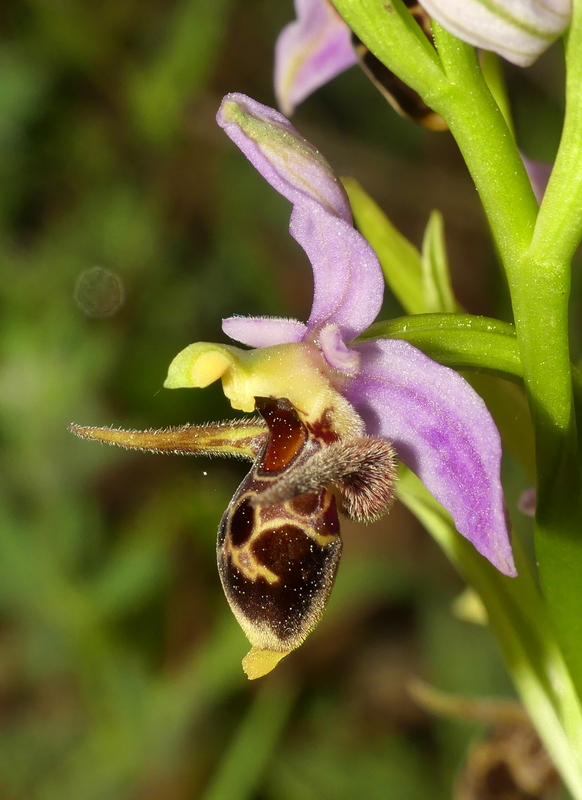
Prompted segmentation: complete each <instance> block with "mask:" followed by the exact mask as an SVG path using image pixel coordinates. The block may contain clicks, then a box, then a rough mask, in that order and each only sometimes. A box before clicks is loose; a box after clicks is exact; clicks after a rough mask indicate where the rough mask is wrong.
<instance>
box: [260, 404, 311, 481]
mask: <svg viewBox="0 0 582 800" xmlns="http://www.w3.org/2000/svg"><path fill="white" fill-rule="evenodd" d="M257 408H258V409H259V411H260V412H261V414H262V415H263V417H264V419H265V422H266V423H267V426H268V428H269V434H270V436H269V439H268V442H267V447H266V448H265V452H264V454H263V457H262V459H261V464H260V468H261V470H262V471H263V472H280V471H281V470H282V469H284V468H285V467H286V466H288V465H289V464H290V463H291V461H293V459H294V458H295V456H296V455H297V453H299V451H300V450H301V448H302V447H303V445H304V444H305V439H306V437H307V432H306V430H305V426H304V425H303V423H302V422H301V420H300V419H299V417H298V416H297V412H296V411H295V409H294V408H293V407H292V406H291V404H290V403H289V401H288V400H267V399H263V398H257Z"/></svg>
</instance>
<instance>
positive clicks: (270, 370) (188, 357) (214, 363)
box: [164, 342, 354, 435]
mask: <svg viewBox="0 0 582 800" xmlns="http://www.w3.org/2000/svg"><path fill="white" fill-rule="evenodd" d="M332 374H333V370H331V368H330V367H329V366H328V365H327V362H326V361H325V359H324V358H323V356H322V354H321V351H320V350H319V348H318V347H317V345H316V344H314V343H313V342H293V343H290V344H280V345H273V346H271V347H262V348H259V349H256V350H241V349H240V348H239V347H233V346H231V345H220V344H211V343H208V342H197V343H196V344H191V345H189V346H188V347H186V348H185V349H184V350H182V352H181V353H179V354H178V355H177V356H176V358H175V359H174V360H173V361H172V363H171V364H170V368H169V370H168V377H167V379H166V381H165V383H164V386H165V387H166V388H167V389H178V388H204V387H206V386H209V385H210V384H211V383H213V382H214V381H216V380H218V379H219V378H221V379H222V386H223V389H224V393H225V395H226V396H227V397H228V399H229V400H230V402H231V405H232V407H233V408H235V409H237V410H239V411H245V412H247V413H248V412H251V411H254V409H255V397H275V398H282V397H284V398H287V400H289V402H290V403H291V404H292V405H293V406H294V408H296V409H297V412H298V414H299V416H300V417H301V419H302V420H303V421H304V422H308V423H309V422H315V421H317V420H320V419H321V418H322V417H323V416H324V414H325V413H326V411H327V412H329V411H330V410H331V411H332V413H333V414H334V416H337V420H336V422H337V424H336V425H334V428H335V429H336V430H337V432H338V433H339V434H340V435H341V433H342V430H341V429H342V427H343V425H344V424H345V425H346V426H348V425H349V426H350V432H353V424H354V419H353V411H352V410H348V409H347V408H346V406H347V403H346V401H345V400H344V398H343V397H342V396H341V395H340V394H339V393H338V391H337V389H336V388H335V387H334V385H333V383H332Z"/></svg>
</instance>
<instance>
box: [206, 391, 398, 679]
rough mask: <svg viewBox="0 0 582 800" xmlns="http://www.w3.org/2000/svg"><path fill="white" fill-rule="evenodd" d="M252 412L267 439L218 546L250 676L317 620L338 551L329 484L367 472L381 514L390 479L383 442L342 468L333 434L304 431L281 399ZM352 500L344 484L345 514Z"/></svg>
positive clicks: (263, 401)
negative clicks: (365, 459)
mask: <svg viewBox="0 0 582 800" xmlns="http://www.w3.org/2000/svg"><path fill="white" fill-rule="evenodd" d="M257 407H258V408H259V409H260V411H261V413H262V415H263V416H264V418H265V420H266V422H267V425H268V428H269V437H268V439H267V441H266V442H265V445H264V446H263V449H262V451H261V452H260V453H259V456H258V458H257V459H256V461H255V463H254V465H253V468H252V469H251V471H250V472H249V474H248V476H247V477H246V478H245V480H244V481H243V482H242V483H241V485H240V486H239V488H238V490H237V492H236V493H235V495H234V497H233V499H232V501H231V503H230V505H229V507H228V509H227V510H226V512H225V514H224V516H223V518H222V521H221V523H220V527H219V532H218V545H217V549H218V570H219V573H220V578H221V581H222V586H223V589H224V593H225V595H226V597H227V599H228V602H229V603H230V607H231V608H232V610H233V612H234V614H235V616H236V618H237V619H238V621H239V623H240V625H241V627H242V629H243V630H244V632H245V633H246V635H247V637H248V639H249V641H250V642H251V644H252V645H253V648H252V650H251V651H250V653H249V654H248V655H247V656H246V657H245V659H244V660H243V667H244V670H245V672H246V673H247V675H248V676H249V677H250V678H257V677H260V676H261V675H264V674H265V673H266V672H269V671H270V670H271V669H272V668H273V667H274V666H275V664H277V663H278V662H279V661H280V660H281V659H282V658H283V657H284V656H285V655H287V653H289V652H291V651H292V650H294V649H295V648H296V647H298V646H299V645H300V644H301V643H302V642H303V641H304V639H305V638H306V637H307V635H308V634H309V633H311V631H312V630H313V628H314V627H315V626H316V624H317V623H318V622H319V619H320V617H321V615H322V614H323V610H324V608H325V603H326V601H327V598H328V596H329V593H330V591H331V589H332V586H333V583H334V580H335V576H336V573H337V568H338V565H339V558H340V555H341V548H342V544H341V536H340V525H339V518H338V510H337V503H336V497H335V495H334V494H333V492H332V490H331V487H330V485H329V481H330V480H332V479H333V480H334V481H336V483H339V482H343V484H344V485H346V486H349V485H350V481H351V482H352V484H353V483H354V481H358V480H360V481H361V482H364V483H366V482H367V478H368V476H369V474H370V471H376V472H377V473H378V475H379V476H380V478H379V480H378V481H377V483H379V484H380V486H378V487H377V488H378V489H379V491H378V493H377V495H376V502H377V498H379V497H382V501H383V504H384V508H383V509H382V510H387V508H388V506H389V504H390V501H391V499H392V491H391V489H392V482H393V477H394V458H393V453H392V448H391V447H390V446H389V445H386V443H380V447H379V448H378V452H377V454H375V458H374V457H372V458H371V459H370V462H369V463H367V464H362V463H361V459H358V457H357V452H356V451H357V450H358V448H360V449H363V450H366V445H367V444H368V441H367V440H366V438H363V439H357V440H355V442H353V443H352V445H354V444H355V447H352V449H353V451H354V456H355V457H354V458H353V459H351V463H350V464H349V465H347V464H346V462H345V459H342V458H341V457H340V458H339V459H338V457H337V456H338V455H339V450H338V448H337V447H335V448H334V446H333V444H334V443H336V442H337V441H338V437H337V435H336V434H335V433H334V432H333V431H332V430H330V429H326V428H325V426H323V425H321V426H319V429H318V430H317V429H315V428H314V426H307V425H304V424H303V423H302V422H301V420H300V419H299V416H298V415H297V412H296V411H295V409H294V408H293V406H292V405H291V404H290V403H289V402H288V401H287V400H285V399H283V400H281V399H279V400H273V399H269V398H257ZM371 441H373V440H370V442H371ZM382 445H384V447H382ZM368 451H369V448H368ZM380 454H381V455H380ZM367 455H369V452H368V453H367ZM374 461H375V462H376V463H374V464H373V465H372V462H374ZM379 461H382V462H383V463H382V464H380V463H379ZM376 464H378V466H379V467H380V469H376ZM323 465H325V466H323ZM354 470H355V472H354ZM355 493H356V494H357V489H356V490H355ZM353 494H354V488H353V485H352V488H351V491H350V490H348V492H347V502H346V506H347V508H346V509H345V510H346V511H348V513H349V510H350V509H351V502H350V501H351V496H353ZM370 513H371V514H373V515H374V516H376V514H377V513H378V511H377V510H374V509H370Z"/></svg>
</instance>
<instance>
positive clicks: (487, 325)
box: [359, 314, 522, 380]
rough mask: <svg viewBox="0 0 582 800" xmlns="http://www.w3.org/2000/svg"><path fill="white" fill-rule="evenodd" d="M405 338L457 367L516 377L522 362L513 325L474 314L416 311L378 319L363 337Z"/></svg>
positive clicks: (438, 359)
mask: <svg viewBox="0 0 582 800" xmlns="http://www.w3.org/2000/svg"><path fill="white" fill-rule="evenodd" d="M379 338H387V339H405V340H406V341H407V342H410V344H413V345H414V346H415V347H418V348H419V350H422V351H423V353H426V355H427V356H430V358H433V359H434V360H435V361H438V362H439V363H440V364H445V365H446V366H448V367H453V368H454V369H475V370H486V371H487V372H491V373H493V374H495V375H501V376H503V377H505V378H511V379H512V380H516V379H519V378H521V374H522V373H521V364H520V360H519V353H518V349H517V342H516V338H515V329H514V327H513V325H510V324H509V323H507V322H501V321H500V320H496V319H491V318H490V317H476V316H472V315H471V314H416V315H414V316H410V317H398V318H396V319H391V320H385V321H382V322H375V323H374V324H373V325H371V326H370V327H369V328H368V329H367V330H366V331H365V332H364V333H363V334H362V335H361V336H360V337H359V341H367V340H370V339H379Z"/></svg>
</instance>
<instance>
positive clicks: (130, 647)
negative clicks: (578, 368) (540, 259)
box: [0, 0, 579, 800]
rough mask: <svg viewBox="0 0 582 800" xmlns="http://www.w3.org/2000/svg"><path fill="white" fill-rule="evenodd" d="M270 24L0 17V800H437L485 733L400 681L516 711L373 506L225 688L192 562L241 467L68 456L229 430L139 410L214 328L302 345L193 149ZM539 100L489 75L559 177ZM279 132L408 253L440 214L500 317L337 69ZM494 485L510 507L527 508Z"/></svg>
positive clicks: (241, 177) (230, 671) (268, 19)
mask: <svg viewBox="0 0 582 800" xmlns="http://www.w3.org/2000/svg"><path fill="white" fill-rule="evenodd" d="M292 14H293V11H292V4H291V0H281V2H273V0H146V1H145V2H137V0H100V2H97V3H96V2H91V0H4V2H3V4H2V7H1V8H0V26H1V28H2V43H1V48H0V276H1V281H0V444H1V450H0V459H1V462H0V463H1V476H2V481H1V485H0V614H1V616H0V798H1V800H6V799H8V800H12V799H13V798H14V799H16V798H27V799H28V798H34V799H35V800H37V799H38V800H53V798H54V800H57V798H58V800H117V799H118V798H119V799H120V800H121V799H122V798H123V800H126V799H127V800H130V799H131V800H188V799H192V798H204V799H205V800H231V799H232V800H245V798H249V800H251V799H252V798H257V800H311V799H312V798H313V800H316V799H319V798H322V799H323V800H336V799H337V800H352V799H353V800H361V798H369V799H370V800H375V798H387V797H389V798H392V797H394V798H396V800H416V799H417V798H428V797H430V798H437V799H438V798H441V797H442V798H447V797H450V786H451V783H452V781H453V778H454V775H455V773H456V771H457V770H458V768H459V764H460V763H461V762H462V760H463V758H464V755H465V753H466V751H467V749H468V748H469V747H470V745H471V743H472V742H473V741H474V740H475V737H479V736H480V735H481V733H482V732H481V731H480V729H479V728H478V727H476V726H474V725H468V724H466V723H462V722H455V721H450V720H442V719H436V718H434V717H431V716H430V715H428V714H427V713H426V712H425V711H423V710H421V709H420V708H419V707H418V706H417V705H416V704H415V703H414V702H413V700H412V699H411V697H410V695H409V693H408V691H407V684H408V682H409V681H410V680H411V678H413V677H420V678H423V679H424V680H427V681H429V682H430V683H432V684H434V685H436V686H438V687H440V688H442V689H444V690H449V691H455V692H460V693H469V694H470V693H474V694H501V695H504V694H511V692H512V689H511V686H510V682H509V679H508V678H507V677H506V675H505V672H504V669H503V666H502V664H501V661H500V658H499V656H498V653H497V650H496V647H495V644H494V643H493V641H492V640H491V637H490V635H489V633H488V631H487V630H486V629H485V628H482V627H479V626H476V625H472V624H470V623H468V622H463V621H461V620H460V619H457V618H456V617H455V616H454V615H453V613H452V612H451V603H452V601H453V600H454V599H455V597H457V595H458V594H459V593H460V592H461V591H462V588H463V586H462V583H461V581H460V580H459V579H458V577H457V576H456V575H455V574H454V572H453V571H452V569H451V568H450V566H449V565H448V563H447V562H446V560H445V559H444V557H443V556H442V555H441V553H440V551H438V549H437V548H436V546H435V545H434V544H433V543H432V541H431V540H430V539H429V537H428V536H427V534H425V533H424V532H423V531H422V530H421V529H420V528H419V526H418V525H417V523H416V522H415V521H414V520H413V518H412V517H411V516H410V515H409V514H408V512H407V511H406V510H405V509H403V508H402V507H398V506H397V507H396V508H395V509H394V510H393V512H392V513H391V515H390V517H389V518H387V519H386V520H383V521H382V522H381V523H378V524H376V525H373V526H369V527H364V526H356V525H352V524H345V525H344V531H345V556H344V558H343V561H342V565H341V569H340V574H339V577H338V581H337V584H336V588H335V590H334V594H333V597H332V601H331V602H330V605H329V609H328V611H327V612H326V615H325V618H324V620H323V622H322V624H321V625H320V627H319V628H318V630H317V631H316V632H315V633H314V634H313V635H312V636H311V637H310V639H309V640H308V642H307V643H306V644H305V645H304V646H303V647H302V648H301V649H300V650H299V651H297V652H296V653H294V654H293V655H292V656H291V657H289V658H288V659H287V660H286V661H285V662H283V664H282V665H281V666H280V667H279V668H278V669H277V670H276V671H275V673H273V674H272V675H271V676H269V677H267V678H265V679H263V680H261V681H258V682H256V683H249V682H248V681H247V680H246V678H245V677H244V675H243V673H242V670H241V666H240V661H241V658H242V656H243V655H244V654H245V652H246V649H247V643H246V640H245V638H244V636H243V634H242V633H241V632H240V631H239V630H238V628H237V625H236V624H235V622H234V621H233V619H232V618H231V615H230V612H229V610H228V608H227V605H226V601H225V600H224V598H223V596H222V593H221V590H220V585H219V580H218V576H217V573H216V568H215V554H214V547H215V545H214V541H215V533H216V528H217V524H218V521H219V519H220V516H221V514H222V511H223V510H224V508H225V507H226V504H227V503H228V500H229V497H230V496H231V495H232V493H233V491H234V489H235V488H236V486H237V485H238V482H239V481H240V480H241V478H242V476H243V474H244V465H241V464H237V463H233V464H231V463H227V462H224V463H222V462H218V461H207V460H204V459H200V460H195V459H188V458H181V457H177V456H176V457H175V456H153V455H142V454H134V453H129V452H124V451H116V450H113V449H110V448H106V447H104V446H101V445H98V444H96V443H92V442H84V441H80V440H79V439H76V438H74V437H73V436H72V435H71V434H69V433H68V431H67V425H68V423H70V422H73V421H74V422H78V423H81V424H87V425H100V424H112V425H116V426H122V427H133V428H144V427H162V426H166V425H172V424H183V423H186V422H202V421H204V420H207V419H221V418H225V417H229V416H232V411H231V410H230V408H229V407H228V404H227V403H226V401H225V400H224V398H223V397H222V396H221V393H220V390H219V388H218V387H211V388H209V389H206V390H204V391H190V390H185V391H175V392H170V391H166V390H163V389H162V388H161V386H162V383H163V380H164V378H165V374H166V369H167V366H168V365H169V363H170V361H171V359H172V358H173V357H174V356H175V355H176V353H177V352H178V351H179V350H181V349H182V348H183V347H185V346H186V345H187V344H189V343H190V342H193V341H198V340H209V341H224V337H223V334H222V332H221V329H220V320H221V318H222V317H223V316H227V315H230V314H232V313H234V312H238V313H252V314H271V315H286V316H288V315H292V316H296V317H298V318H300V319H301V318H303V319H305V318H306V316H307V314H308V312H309V307H310V302H311V282H310V281H311V278H310V269H309V266H308V264H307V262H306V259H305V256H304V254H303V253H302V252H301V251H300V249H299V248H298V247H297V245H296V244H295V242H294V241H293V240H292V239H291V238H290V237H289V235H288V233H287V225H288V217H289V206H288V203H287V202H286V201H284V200H282V199H281V198H279V197H278V196H276V195H275V193H274V191H273V190H272V189H271V188H270V187H269V186H267V184H266V183H265V182H264V181H263V180H262V178H261V177H260V176H259V175H258V174H257V173H256V172H255V171H254V170H253V169H252V168H251V166H250V165H249V164H248V162H246V160H245V159H244V158H243V157H242V155H241V154H240V153H239V152H238V150H236V148H235V147H234V146H233V145H232V144H231V143H230V141H229V140H228V139H227V138H226V137H225V136H224V134H223V133H222V132H221V131H220V130H219V129H218V128H217V126H216V124H215V122H214V115H215V113H216V110H217V108H218V105H219V103H220V99H221V97H222V95H223V94H225V93H226V92H228V91H242V92H245V93H247V94H249V95H251V96H253V97H254V98H256V99H257V100H260V101H262V102H265V103H267V104H270V105H272V104H274V98H273V91H272V84H271V70H272V51H273V44H274V41H275V38H276V35H277V33H278V31H279V30H280V28H281V27H282V26H283V25H284V24H285V23H286V22H287V21H288V20H290V19H291V17H292ZM560 80H561V72H560V57H559V53H558V54H556V53H554V54H552V53H550V54H549V55H548V56H546V57H545V59H544V60H542V61H541V62H538V64H537V65H536V67H534V68H533V69H531V70H528V71H527V72H518V71H517V70H512V71H510V73H509V82H510V88H511V92H512V96H513V97H514V99H515V109H516V122H517V129H518V132H519V133H520V136H521V139H520V142H521V144H522V146H523V148H524V149H525V150H526V152H527V153H528V155H530V156H532V157H537V158H545V159H548V160H549V159H551V158H552V156H553V153H554V151H555V148H556V145H557V139H558V135H559V128H560V121H561V116H562V100H561V97H560V91H559V88H556V87H559V86H560ZM294 122H295V123H296V125H297V126H298V127H299V128H300V130H301V131H302V133H303V134H304V135H305V136H306V137H307V138H309V139H310V140H311V141H313V142H314V143H315V144H316V145H317V146H318V147H319V148H320V149H321V150H322V152H324V153H325V155H326V156H327V157H328V158H329V159H330V161H331V162H332V164H333V166H334V167H335V168H336V170H337V171H338V172H340V173H341V174H346V175H351V176H354V177H356V178H357V179H358V180H359V181H360V182H361V183H362V184H363V185H364V187H365V188H366V189H367V190H368V191H369V192H370V193H371V194H372V195H373V196H374V197H375V198H376V199H377V200H378V202H379V203H380V204H381V205H382V207H383V208H384V209H385V211H386V212H387V213H388V214H389V216H390V218H391V219H392V221H393V222H394V223H395V224H396V225H397V226H398V227H400V229H401V230H402V231H403V232H404V233H405V234H406V235H407V236H409V238H410V239H411V240H412V241H413V242H414V243H415V244H417V245H419V244H420V241H421V238H422V232H423V229H424V226H425V225H426V222H427V218H428V214H429V212H430V210H431V209H432V208H435V207H438V208H440V210H441V211H442V212H443V214H444V216H445V222H446V227H447V239H448V244H449V253H450V260H451V264H452V267H453V279H454V284H455V288H456V290H457V293H458V297H459V299H460V301H461V302H462V303H463V305H464V306H465V307H466V308H467V309H469V310H470V311H471V312H473V313H488V314H499V315H501V316H503V317H505V318H509V317H508V315H509V307H508V301H507V296H506V292H505V289H504V285H503V281H502V279H501V277H500V276H499V273H498V271H497V267H496V263H495V257H494V253H493V252H492V249H491V246H490V244H489V239H488V236H487V233H486V230H485V226H484V223H483V220H482V215H481V211H480V208H479V204H478V200H477V197H476V194H475V191H474V188H473V187H472V185H471V183H470V180H469V178H468V176H467V174H466V172H465V169H464V166H463V164H462V162H461V161H460V158H459V156H458V154H457V151H456V148H455V145H454V143H453V142H452V140H451V138H450V137H449V135H448V134H430V133H427V132H425V131H423V130H421V129H419V128H416V127H415V126H414V125H413V124H412V123H410V122H408V121H406V120H403V119H401V118H399V117H397V116H396V114H395V113H394V112H393V111H392V109H391V108H390V107H389V106H388V104H387V103H386V102H385V101H384V99H383V98H382V97H381V96H380V94H379V93H377V92H376V90H375V89H374V88H373V87H372V86H371V85H370V84H368V82H367V80H366V78H365V77H364V76H363V74H362V73H361V72H360V71H359V70H358V69H357V68H356V69H352V70H350V71H349V72H348V73H346V74H345V75H343V76H342V77H341V78H339V79H337V80H336V81H334V82H333V83H332V84H330V85H329V86H327V87H325V88H324V89H322V90H321V91H320V92H318V93H317V94H316V95H315V96H314V97H313V98H311V99H310V100H309V101H307V102H306V103H305V104H304V105H303V106H302V107H301V108H300V109H299V111H298V113H297V114H296V118H295V119H294ZM398 313H400V309H399V308H398V306H397V303H396V301H395V300H393V299H391V298H387V300H386V305H385V315H386V316H390V315H395V314H398ZM574 327H575V326H574ZM575 334H576V337H578V336H579V332H578V330H577V329H576V327H575ZM506 472H507V477H508V487H509V488H508V502H509V504H510V505H511V506H512V507H513V506H514V505H515V502H516V498H517V496H518V494H519V491H520V490H521V489H522V488H524V486H525V483H524V479H523V477H522V476H521V474H520V473H519V471H518V470H516V469H515V468H514V467H512V465H511V464H508V465H507V468H506ZM520 524H522V527H524V528H526V529H527V521H526V522H525V523H524V521H523V520H521V521H520Z"/></svg>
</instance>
